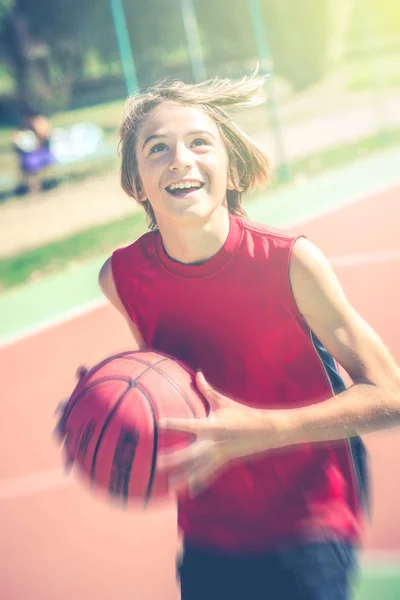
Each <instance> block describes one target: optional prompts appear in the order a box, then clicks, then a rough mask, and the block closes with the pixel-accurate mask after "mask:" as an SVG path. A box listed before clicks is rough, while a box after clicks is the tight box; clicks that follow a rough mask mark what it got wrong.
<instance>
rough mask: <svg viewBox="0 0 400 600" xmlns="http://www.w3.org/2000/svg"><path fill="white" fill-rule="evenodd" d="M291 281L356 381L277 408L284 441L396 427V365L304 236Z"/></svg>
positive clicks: (399, 384) (306, 312)
mask: <svg viewBox="0 0 400 600" xmlns="http://www.w3.org/2000/svg"><path fill="white" fill-rule="evenodd" d="M290 279H291V284H292V289H293V294H294V298H295V300H296V303H297V306H298V309H299V311H300V313H301V314H302V316H303V317H304V319H305V321H306V322H307V324H308V325H309V327H310V329H311V330H312V331H313V332H314V334H315V335H316V336H317V338H318V339H319V340H320V342H321V343H322V344H323V345H324V347H325V348H326V349H327V350H328V352H330V354H331V355H332V356H333V357H334V358H335V359H336V360H337V362H338V363H339V364H341V365H342V367H343V368H344V369H346V371H347V372H348V373H349V375H350V377H351V378H352V380H353V382H354V385H353V386H351V387H350V388H349V389H348V390H346V391H344V392H343V393H341V394H339V395H338V396H334V397H333V398H330V399H328V400H326V401H325V402H322V403H320V404H317V405H313V406H308V407H305V408H300V409H294V410H289V411H286V410H285V411H280V413H281V415H280V416H281V417H282V422H283V423H286V425H285V426H284V429H285V430H286V434H287V436H288V443H299V442H305V441H324V440H332V439H340V438H346V437H349V436H352V435H354V434H363V433H367V432H370V431H376V430H379V429H385V428H388V427H393V426H395V425H399V424H400V370H399V367H398V365H397V364H396V363H395V361H394V359H393V358H392V356H391V355H390V353H389V351H388V350H387V348H386V347H385V345H384V344H383V342H382V341H381V339H380V338H379V337H378V335H377V334H376V333H375V332H374V331H373V329H372V328H371V327H370V326H369V325H368V324H367V323H366V322H365V321H364V320H363V319H362V318H361V316H360V315H359V314H358V313H357V312H356V311H355V310H354V308H353V307H352V306H351V305H350V304H349V302H348V300H347V299H346V297H345V294H344V292H343V290H342V288H341V286H340V284H339V282H338V280H337V278H336V275H335V274H334V272H333V270H332V268H331V266H330V264H329V261H328V260H327V259H326V258H325V256H324V255H323V254H322V253H321V252H320V251H319V250H318V249H317V248H316V247H315V246H313V245H312V244H311V243H310V242H309V241H307V240H305V239H300V240H298V241H297V242H296V244H295V246H294V249H293V256H292V260H291V266H290ZM289 440H290V441H289Z"/></svg>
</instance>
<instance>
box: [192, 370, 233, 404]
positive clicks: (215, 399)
mask: <svg viewBox="0 0 400 600" xmlns="http://www.w3.org/2000/svg"><path fill="white" fill-rule="evenodd" d="M196 385H197V388H198V390H199V392H200V393H201V394H202V395H203V396H204V398H205V399H206V400H207V402H208V403H209V405H210V408H211V409H214V410H215V409H217V408H221V407H222V406H226V405H227V404H228V403H229V398H227V397H226V396H224V395H223V394H221V393H220V392H217V390H216V389H215V388H213V387H212V385H211V384H210V383H208V381H207V380H206V378H205V377H204V375H203V373H201V371H198V372H197V373H196Z"/></svg>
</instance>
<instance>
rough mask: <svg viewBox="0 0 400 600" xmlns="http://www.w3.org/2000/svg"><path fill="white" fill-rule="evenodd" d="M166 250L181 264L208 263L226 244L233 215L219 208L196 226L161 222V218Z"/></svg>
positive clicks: (194, 224) (197, 222)
mask: <svg viewBox="0 0 400 600" xmlns="http://www.w3.org/2000/svg"><path fill="white" fill-rule="evenodd" d="M157 222H158V226H159V229H160V234H161V238H162V242H163V246H164V249H165V251H166V253H167V254H168V256H169V257H170V258H172V259H173V260H176V261H177V262H180V263H184V264H193V263H201V262H205V261H206V260H208V259H209V258H211V257H212V256H214V255H215V254H216V253H217V252H218V251H219V250H220V249H221V248H222V246H223V245H224V243H225V241H226V239H227V237H228V233H229V213H228V212H227V210H226V207H225V206H222V207H219V208H218V209H216V210H215V211H214V212H213V213H212V214H211V215H209V216H208V217H207V218H206V219H204V220H199V221H196V222H195V223H193V224H177V223H175V222H174V223H171V222H165V221H163V220H161V222H160V221H159V220H158V219H157Z"/></svg>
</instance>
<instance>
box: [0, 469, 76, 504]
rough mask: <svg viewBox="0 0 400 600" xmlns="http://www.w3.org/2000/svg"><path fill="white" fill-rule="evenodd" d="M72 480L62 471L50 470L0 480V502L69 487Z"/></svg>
mask: <svg viewBox="0 0 400 600" xmlns="http://www.w3.org/2000/svg"><path fill="white" fill-rule="evenodd" d="M72 481H73V480H72V478H71V477H68V476H67V474H66V473H65V471H64V470H63V469H52V470H48V471H40V472H39V473H31V474H30V475H23V476H22V477H13V478H10V479H0V501H2V500H14V499H16V498H22V497H23V496H30V495H31V494H36V493H37V492H45V491H47V490H53V489H58V488H61V487H67V486H69V485H71V483H72Z"/></svg>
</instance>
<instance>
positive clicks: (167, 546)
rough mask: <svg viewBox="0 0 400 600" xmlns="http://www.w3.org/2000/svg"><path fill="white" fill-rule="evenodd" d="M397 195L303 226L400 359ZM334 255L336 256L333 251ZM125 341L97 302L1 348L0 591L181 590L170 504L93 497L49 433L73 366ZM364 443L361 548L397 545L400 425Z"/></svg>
mask: <svg viewBox="0 0 400 600" xmlns="http://www.w3.org/2000/svg"><path fill="white" fill-rule="evenodd" d="M399 197H400V194H399V189H393V190H392V191H390V192H385V193H384V194H381V195H379V196H374V197H373V198H371V199H367V200H365V201H363V202H360V203H358V204H355V205H353V206H350V207H348V208H346V209H343V210H340V211H339V212H337V213H334V214H331V215H329V216H326V217H323V218H319V219H318V220H315V221H313V222H311V223H309V224H307V225H305V226H304V227H302V231H304V232H305V233H306V234H307V235H308V236H309V238H310V239H311V240H313V241H314V242H315V243H316V244H317V245H318V246H320V247H321V248H322V249H323V250H324V251H325V253H326V254H327V255H328V257H330V258H332V259H334V260H333V264H336V265H338V266H337V269H336V270H337V274H338V276H339V279H340V280H341V282H342V284H343V286H344V288H345V291H346V293H347V295H348V297H349V298H350V300H351V302H352V303H353V304H354V306H355V307H356V308H357V309H358V311H359V312H360V313H361V314H362V316H364V317H365V318H366V319H367V320H368V321H369V322H370V323H371V325H372V326H373V327H374V328H375V329H376V330H377V332H378V333H379V334H380V335H381V337H382V338H383V340H384V342H385V343H386V344H387V345H388V347H389V348H390V350H391V351H392V352H393V354H394V356H395V357H396V359H397V360H399V361H400V328H399V326H398V322H397V309H398V297H399V294H400V276H399V275H400V271H399V265H400V242H399V241H398V235H397V234H398V223H399V218H398V215H399ZM355 255H356V256H355ZM360 255H361V256H360ZM343 256H346V261H345V262H343V261H341V260H338V257H339V258H341V257H343ZM396 257H397V258H396ZM341 264H342V266H340V265H341ZM343 265H344V266H343ZM129 344H130V334H129V331H128V328H127V327H126V325H125V324H124V323H123V320H122V319H121V318H120V317H119V316H118V315H117V313H116V312H115V311H114V310H113V309H111V308H109V307H103V308H98V309H96V310H94V311H93V312H91V313H89V314H85V315H82V316H80V317H77V318H75V319H73V320H71V321H69V322H67V323H64V324H61V325H59V326H55V327H53V328H52V329H49V330H46V331H43V332H41V333H39V334H37V335H35V336H33V337H29V338H27V339H24V340H22V341H19V342H17V343H15V344H12V345H10V346H8V347H5V348H3V349H2V350H1V351H0V364H1V372H2V389H3V392H2V418H1V419H0V455H1V456H2V461H1V462H2V464H1V480H0V506H1V511H0V528H1V532H2V534H1V542H0V544H1V546H0V548H1V567H0V568H1V582H2V583H1V588H2V589H1V597H2V598H4V599H5V600H71V598H74V600H92V599H93V600H94V599H96V600H110V599H118V600H128V599H129V600H177V598H178V597H179V594H178V591H177V586H176V582H175V550H176V545H177V534H176V529H175V509H174V507H173V506H169V507H166V508H162V509H157V510H149V511H147V512H141V511H137V512H136V511H126V512H124V511H121V510H120V509H116V508H114V507H112V506H110V505H109V504H108V503H106V502H104V500H102V499H99V498H96V497H94V496H93V495H92V494H91V492H89V491H88V490H87V489H85V488H84V487H83V486H82V485H80V484H77V483H76V481H75V480H74V478H73V477H65V478H64V477H63V476H62V475H60V473H59V469H60V465H61V461H60V454H59V451H58V449H57V448H56V446H55V444H54V442H53V439H52V437H51V435H50V434H51V431H52V428H53V426H54V416H53V411H54V409H55V407H56V404H57V402H58V401H59V400H60V399H62V398H64V397H65V396H67V395H68V393H69V392H70V391H71V389H72V387H73V386H74V383H75V379H74V373H75V370H76V367H77V366H78V365H80V364H85V365H92V364H94V363H96V362H98V361H99V360H100V359H102V358H104V357H105V356H107V355H110V354H113V353H114V352H117V351H121V350H125V349H129ZM366 442H367V445H368V447H369V449H370V452H371V466H372V472H373V521H372V527H371V528H370V530H369V531H368V534H367V541H366V544H367V548H368V549H369V550H372V551H385V552H389V551H390V552H399V551H400V487H399V485H398V483H396V477H398V472H399V470H398V464H399V459H400V430H392V431H390V432H384V433H380V434H374V435H371V436H369V437H367V438H366Z"/></svg>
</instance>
